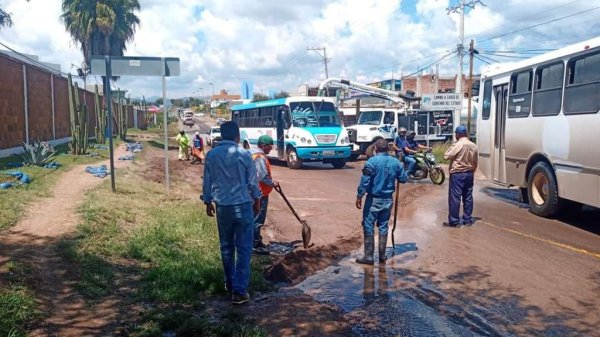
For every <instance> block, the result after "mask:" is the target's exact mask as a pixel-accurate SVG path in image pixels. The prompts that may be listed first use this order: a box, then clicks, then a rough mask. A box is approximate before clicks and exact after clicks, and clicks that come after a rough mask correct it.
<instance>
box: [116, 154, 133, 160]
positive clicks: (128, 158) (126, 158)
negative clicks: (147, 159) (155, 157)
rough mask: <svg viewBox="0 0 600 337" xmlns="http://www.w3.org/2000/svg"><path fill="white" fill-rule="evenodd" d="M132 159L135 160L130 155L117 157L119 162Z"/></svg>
mask: <svg viewBox="0 0 600 337" xmlns="http://www.w3.org/2000/svg"><path fill="white" fill-rule="evenodd" d="M133 158H135V157H134V156H133V155H132V154H129V155H126V156H121V157H119V160H133Z"/></svg>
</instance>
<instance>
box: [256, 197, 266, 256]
mask: <svg viewBox="0 0 600 337" xmlns="http://www.w3.org/2000/svg"><path fill="white" fill-rule="evenodd" d="M268 206H269V196H268V195H267V196H266V197H261V198H260V212H259V213H258V214H257V215H256V216H255V217H254V245H255V246H256V244H257V243H259V242H262V236H261V235H260V229H261V228H262V226H263V225H264V224H265V220H266V219H267V207H268Z"/></svg>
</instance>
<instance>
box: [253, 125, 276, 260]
mask: <svg viewBox="0 0 600 337" xmlns="http://www.w3.org/2000/svg"><path fill="white" fill-rule="evenodd" d="M272 149H273V138H271V136H268V135H262V136H260V137H259V138H258V148H256V149H253V150H252V159H254V165H255V166H256V173H257V174H258V186H259V187H260V191H261V193H262V197H261V199H260V212H259V213H258V215H257V216H256V217H254V245H253V246H254V249H255V251H257V252H261V250H264V248H265V244H264V243H263V242H262V236H261V235H260V230H261V228H262V227H263V226H264V224H265V220H266V218H267V207H268V206H269V194H270V193H271V191H273V187H275V186H279V183H278V182H277V181H275V180H273V177H272V175H271V165H270V163H269V160H268V159H267V157H266V155H268V154H269V152H271V150H272Z"/></svg>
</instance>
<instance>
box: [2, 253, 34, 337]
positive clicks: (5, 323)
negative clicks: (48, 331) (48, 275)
mask: <svg viewBox="0 0 600 337" xmlns="http://www.w3.org/2000/svg"><path fill="white" fill-rule="evenodd" d="M3 270H4V271H5V273H3V274H0V276H1V277H2V278H3V279H4V280H5V284H4V285H0V336H13V337H17V336H25V335H26V331H27V325H28V324H29V323H31V322H33V320H34V319H35V318H36V317H38V316H39V312H38V311H37V304H36V302H35V298H34V297H33V295H32V294H31V291H30V290H29V289H28V288H27V287H26V286H25V284H26V281H27V280H30V279H31V268H30V267H29V266H26V265H23V264H21V263H18V262H14V261H9V262H7V263H6V264H4V266H3Z"/></svg>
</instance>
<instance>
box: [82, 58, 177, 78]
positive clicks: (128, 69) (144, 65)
mask: <svg viewBox="0 0 600 337" xmlns="http://www.w3.org/2000/svg"><path fill="white" fill-rule="evenodd" d="M110 67H111V73H112V75H113V76H179V58H177V57H138V56H135V57H133V56H111V57H110ZM91 74H92V75H100V76H104V75H105V74H106V61H105V57H104V56H92V61H91Z"/></svg>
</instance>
